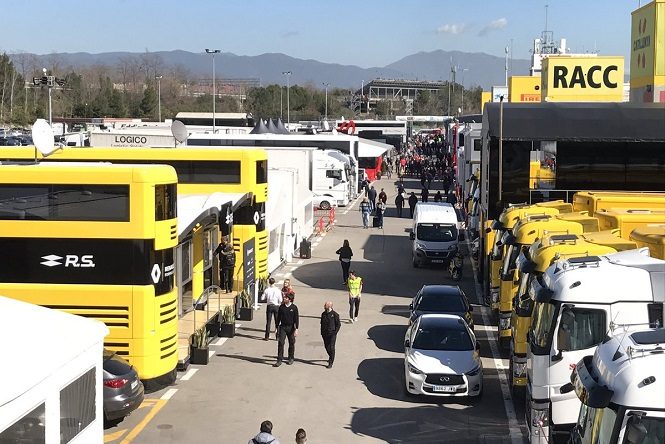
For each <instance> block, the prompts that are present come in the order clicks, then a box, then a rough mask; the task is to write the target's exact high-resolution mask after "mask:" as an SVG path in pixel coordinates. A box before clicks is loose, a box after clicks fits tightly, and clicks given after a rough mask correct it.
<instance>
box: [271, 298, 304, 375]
mask: <svg viewBox="0 0 665 444" xmlns="http://www.w3.org/2000/svg"><path fill="white" fill-rule="evenodd" d="M282 297H283V299H284V303H283V304H282V305H280V306H279V310H278V311H277V331H276V332H275V334H276V336H277V362H276V363H275V367H279V366H280V365H282V361H283V360H284V342H285V340H286V338H289V360H288V361H287V362H286V363H287V364H288V365H291V364H293V359H294V355H295V352H296V336H298V325H299V324H300V319H299V316H298V307H297V306H296V304H293V303H292V302H291V301H292V298H291V295H290V294H288V293H287V294H285V295H283V296H282Z"/></svg>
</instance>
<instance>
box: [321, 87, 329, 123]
mask: <svg viewBox="0 0 665 444" xmlns="http://www.w3.org/2000/svg"><path fill="white" fill-rule="evenodd" d="M323 86H325V87H326V117H325V120H326V122H327V121H328V87H329V86H330V83H326V82H323Z"/></svg>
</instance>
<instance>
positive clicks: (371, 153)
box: [358, 137, 393, 158]
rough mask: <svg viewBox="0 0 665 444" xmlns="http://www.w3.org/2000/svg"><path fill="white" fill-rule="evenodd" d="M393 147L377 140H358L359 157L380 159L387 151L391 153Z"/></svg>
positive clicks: (360, 138)
mask: <svg viewBox="0 0 665 444" xmlns="http://www.w3.org/2000/svg"><path fill="white" fill-rule="evenodd" d="M392 148H393V146H392V145H390V144H388V143H383V142H377V141H375V140H369V139H363V138H362V137H359V138H358V157H374V158H376V157H379V156H380V155H382V154H383V153H385V152H386V151H390V150H391V149H392Z"/></svg>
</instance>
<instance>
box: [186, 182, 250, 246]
mask: <svg viewBox="0 0 665 444" xmlns="http://www.w3.org/2000/svg"><path fill="white" fill-rule="evenodd" d="M251 198H252V195H251V193H212V194H179V195H178V238H179V239H183V238H184V237H187V236H188V234H189V233H190V232H191V231H192V230H193V229H194V227H195V226H196V224H198V223H201V221H203V220H205V219H206V218H208V217H210V216H213V217H215V220H217V219H218V218H219V212H220V211H221V209H222V207H223V206H224V205H226V204H229V203H230V205H231V210H232V211H235V210H236V208H238V207H239V206H240V205H241V204H242V203H243V202H244V201H246V200H251Z"/></svg>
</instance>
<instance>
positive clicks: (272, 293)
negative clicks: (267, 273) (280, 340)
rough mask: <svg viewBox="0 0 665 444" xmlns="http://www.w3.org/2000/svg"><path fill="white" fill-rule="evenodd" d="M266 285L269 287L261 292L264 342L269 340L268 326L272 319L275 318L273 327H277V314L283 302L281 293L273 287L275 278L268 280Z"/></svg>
mask: <svg viewBox="0 0 665 444" xmlns="http://www.w3.org/2000/svg"><path fill="white" fill-rule="evenodd" d="M268 284H269V285H270V286H269V287H268V288H266V289H265V290H263V297H264V298H265V300H266V333H265V336H264V338H263V340H264V341H267V340H268V339H270V331H271V329H270V324H271V323H272V319H273V318H275V325H277V312H278V311H279V306H280V305H282V300H283V298H282V292H281V291H280V289H279V288H277V287H275V278H272V277H271V278H268Z"/></svg>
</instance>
